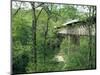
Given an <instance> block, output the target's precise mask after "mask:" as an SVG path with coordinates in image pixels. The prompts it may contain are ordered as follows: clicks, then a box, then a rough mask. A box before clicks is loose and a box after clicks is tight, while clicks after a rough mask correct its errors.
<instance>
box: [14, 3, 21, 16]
mask: <svg viewBox="0 0 100 75" xmlns="http://www.w3.org/2000/svg"><path fill="white" fill-rule="evenodd" d="M21 4H22V3H20V5H19V8H18V9H17V10H16V12H15V13H14V14H13V16H15V15H16V14H17V13H18V12H19V10H20V9H21Z"/></svg>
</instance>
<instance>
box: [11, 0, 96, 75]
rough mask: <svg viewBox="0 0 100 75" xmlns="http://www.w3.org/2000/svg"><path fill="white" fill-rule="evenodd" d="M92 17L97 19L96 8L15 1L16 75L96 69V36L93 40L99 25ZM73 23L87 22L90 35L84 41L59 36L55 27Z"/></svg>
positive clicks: (13, 16)
mask: <svg viewBox="0 0 100 75" xmlns="http://www.w3.org/2000/svg"><path fill="white" fill-rule="evenodd" d="M29 5H30V8H29ZM92 16H96V7H95V6H85V5H67V4H52V3H37V2H17V1H13V2H12V16H11V17H12V61H13V63H12V70H13V73H31V72H48V71H67V70H68V71H69V70H81V69H82V70H83V69H95V68H96V33H95V35H94V36H92V35H91V29H92V28H93V27H94V28H95V29H96V23H95V24H92V21H93V19H92V18H90V17H92ZM87 18H90V19H89V20H87ZM70 19H71V20H73V19H79V20H80V21H83V20H84V21H86V23H87V24H86V26H87V27H88V29H89V35H88V36H80V41H79V40H76V39H75V40H76V41H75V40H72V39H71V38H70V39H68V38H69V37H67V35H66V36H63V38H62V37H61V36H60V35H58V34H57V30H56V29H55V27H59V26H62V24H63V23H65V22H66V21H68V20H70ZM59 38H60V39H59ZM73 38H75V37H73ZM74 41H75V43H74ZM77 41H79V44H76V42H77ZM56 56H61V57H62V58H63V61H59V59H58V58H56Z"/></svg>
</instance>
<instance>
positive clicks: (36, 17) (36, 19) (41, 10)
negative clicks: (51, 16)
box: [36, 8, 43, 20]
mask: <svg viewBox="0 0 100 75" xmlns="http://www.w3.org/2000/svg"><path fill="white" fill-rule="evenodd" d="M42 10H43V8H42V9H41V10H40V12H39V13H38V15H37V17H36V20H38V18H39V16H40V14H41V12H42Z"/></svg>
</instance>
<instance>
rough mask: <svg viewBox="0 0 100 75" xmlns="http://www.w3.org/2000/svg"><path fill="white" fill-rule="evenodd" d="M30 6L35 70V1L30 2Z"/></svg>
mask: <svg viewBox="0 0 100 75" xmlns="http://www.w3.org/2000/svg"><path fill="white" fill-rule="evenodd" d="M31 6H32V16H33V18H32V35H33V39H32V40H33V62H34V64H35V70H36V71H37V51H36V26H37V20H36V13H35V3H34V2H32V3H31Z"/></svg>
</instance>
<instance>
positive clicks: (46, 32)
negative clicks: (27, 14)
mask: <svg viewBox="0 0 100 75" xmlns="http://www.w3.org/2000/svg"><path fill="white" fill-rule="evenodd" d="M49 19H50V18H49V17H48V18H47V24H46V29H45V33H44V34H45V35H44V64H45V61H46V57H45V56H46V55H47V54H46V47H47V44H46V40H47V34H48V25H49Z"/></svg>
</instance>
